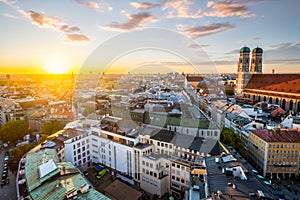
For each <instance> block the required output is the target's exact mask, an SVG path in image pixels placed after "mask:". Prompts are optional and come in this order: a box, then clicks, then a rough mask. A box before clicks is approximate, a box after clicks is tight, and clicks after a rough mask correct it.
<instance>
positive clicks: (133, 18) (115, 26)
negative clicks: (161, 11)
mask: <svg viewBox="0 0 300 200" xmlns="http://www.w3.org/2000/svg"><path fill="white" fill-rule="evenodd" d="M127 18H128V21H127V22H125V23H119V22H113V23H111V24H109V25H107V26H105V27H104V28H106V29H110V30H118V31H129V30H133V29H137V28H142V27H143V23H146V22H154V21H156V20H157V18H156V17H155V16H153V15H151V14H150V13H148V12H140V13H137V14H128V15H127Z"/></svg>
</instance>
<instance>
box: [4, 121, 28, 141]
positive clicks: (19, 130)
mask: <svg viewBox="0 0 300 200" xmlns="http://www.w3.org/2000/svg"><path fill="white" fill-rule="evenodd" d="M31 132H32V131H31V130H30V128H29V125H28V122H27V121H21V120H17V121H10V122H7V123H5V124H4V125H3V126H1V129H0V138H1V139H2V141H3V142H8V141H9V142H16V141H18V140H22V139H23V137H24V136H25V135H27V134H30V133H31Z"/></svg>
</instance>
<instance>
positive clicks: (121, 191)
mask: <svg viewBox="0 0 300 200" xmlns="http://www.w3.org/2000/svg"><path fill="white" fill-rule="evenodd" d="M104 192H105V194H106V195H107V196H109V197H112V198H113V199H122V200H135V199H140V198H141V197H142V193H141V192H139V191H137V190H135V189H133V188H132V187H130V186H128V185H126V184H125V183H122V182H121V181H119V180H115V181H114V182H113V183H112V184H110V185H109V186H107V187H106V188H104Z"/></svg>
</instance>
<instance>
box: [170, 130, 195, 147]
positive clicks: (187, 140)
mask: <svg viewBox="0 0 300 200" xmlns="http://www.w3.org/2000/svg"><path fill="white" fill-rule="evenodd" d="M194 138H195V136H191V135H185V134H179V133H177V134H176V135H175V137H174V138H173V140H172V144H174V145H175V146H178V147H181V148H186V149H187V148H189V147H190V145H191V144H192V143H193V141H194Z"/></svg>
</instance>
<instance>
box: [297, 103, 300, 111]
mask: <svg viewBox="0 0 300 200" xmlns="http://www.w3.org/2000/svg"><path fill="white" fill-rule="evenodd" d="M297 112H300V101H298V105H297Z"/></svg>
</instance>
